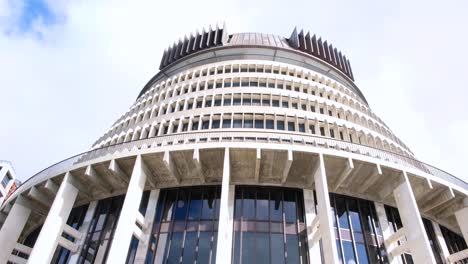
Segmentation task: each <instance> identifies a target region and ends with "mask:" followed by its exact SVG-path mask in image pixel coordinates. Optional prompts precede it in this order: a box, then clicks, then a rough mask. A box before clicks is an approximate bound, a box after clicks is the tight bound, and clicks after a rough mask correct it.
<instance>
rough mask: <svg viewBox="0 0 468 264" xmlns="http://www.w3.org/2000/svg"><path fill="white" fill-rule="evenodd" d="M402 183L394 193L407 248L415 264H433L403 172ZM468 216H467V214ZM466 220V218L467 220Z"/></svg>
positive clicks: (422, 226) (416, 207)
mask: <svg viewBox="0 0 468 264" xmlns="http://www.w3.org/2000/svg"><path fill="white" fill-rule="evenodd" d="M403 177H404V180H403V183H402V184H400V186H398V187H397V188H396V189H395V190H394V191H393V194H394V196H395V201H396V204H397V207H398V212H399V213H400V218H401V222H402V223H403V228H405V230H407V231H406V232H405V235H406V242H405V243H407V247H408V248H409V250H410V252H411V256H412V257H413V260H414V262H415V263H433V264H435V263H436V262H435V259H434V254H433V252H432V249H431V246H430V244H429V239H428V238H427V234H426V229H425V228H424V225H423V222H422V219H421V214H420V213H419V209H418V205H417V204H416V200H415V199H414V194H413V191H412V190H411V185H410V182H409V180H408V176H407V175H406V173H404V172H403ZM467 212H468V211H467ZM467 216H468V214H467ZM467 219H468V218H467Z"/></svg>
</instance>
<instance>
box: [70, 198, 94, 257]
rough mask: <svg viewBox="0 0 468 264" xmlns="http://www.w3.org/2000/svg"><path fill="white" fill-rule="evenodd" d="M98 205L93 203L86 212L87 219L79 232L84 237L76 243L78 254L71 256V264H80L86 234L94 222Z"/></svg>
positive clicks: (85, 218)
mask: <svg viewBox="0 0 468 264" xmlns="http://www.w3.org/2000/svg"><path fill="white" fill-rule="evenodd" d="M97 204H98V202H97V201H94V202H91V203H90V204H89V205H88V210H87V211H86V214H85V217H84V219H83V224H82V225H81V226H80V229H79V230H78V231H80V232H81V233H82V234H84V235H83V237H82V238H81V240H79V241H76V242H77V245H78V252H76V253H72V254H71V256H70V260H69V261H68V263H69V264H75V263H78V259H79V257H80V252H81V248H82V247H83V244H84V242H85V241H86V232H87V231H88V229H89V225H90V224H91V221H92V220H93V216H94V212H95V211H96V206H97Z"/></svg>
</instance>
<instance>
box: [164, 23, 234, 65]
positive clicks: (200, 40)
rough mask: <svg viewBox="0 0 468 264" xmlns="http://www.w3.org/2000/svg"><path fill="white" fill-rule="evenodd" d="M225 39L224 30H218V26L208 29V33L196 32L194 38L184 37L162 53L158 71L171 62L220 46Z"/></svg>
mask: <svg viewBox="0 0 468 264" xmlns="http://www.w3.org/2000/svg"><path fill="white" fill-rule="evenodd" d="M225 38H226V31H225V28H221V29H220V28H218V26H216V29H214V30H212V29H211V27H210V28H209V30H208V31H205V29H203V31H202V32H201V33H199V32H198V31H197V33H196V34H195V36H194V35H193V34H190V37H187V36H185V37H184V40H179V42H178V43H174V44H173V45H172V47H169V48H168V49H167V50H165V51H164V54H163V57H162V59H161V64H160V65H159V69H160V70H161V69H162V68H164V67H166V66H167V65H169V64H171V63H172V62H174V61H176V60H178V59H180V58H183V57H185V56H187V55H189V54H191V53H193V52H196V51H199V50H203V49H207V48H212V47H216V46H221V45H223V41H224V39H225Z"/></svg>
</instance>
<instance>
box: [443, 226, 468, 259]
mask: <svg viewBox="0 0 468 264" xmlns="http://www.w3.org/2000/svg"><path fill="white" fill-rule="evenodd" d="M440 230H441V231H442V235H443V236H444V239H445V243H446V244H447V247H448V250H449V252H450V254H453V253H456V252H458V251H462V250H464V249H466V248H467V246H466V242H465V239H463V237H462V236H460V235H458V234H456V233H454V232H452V231H450V230H449V229H448V228H445V227H443V226H441V227H440ZM456 263H457V264H461V263H468V259H465V260H462V261H457V262H456Z"/></svg>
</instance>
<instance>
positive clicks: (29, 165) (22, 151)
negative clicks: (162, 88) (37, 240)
mask: <svg viewBox="0 0 468 264" xmlns="http://www.w3.org/2000/svg"><path fill="white" fill-rule="evenodd" d="M467 14H468V2H467V1H462V0H460V1H451V0H447V1H443V2H442V1H404V0H402V1H398V0H396V1H372V0H369V1H360V0H355V1H333V0H332V1H313V0H306V1H293V0H289V1H284V0H283V1H274V0H260V1H251V0H250V1H245V0H241V1H219V0H218V1H216V0H198V1H193V0H192V1H182V0H178V1H164V2H162V1H154V0H153V1H145V0H141V1H139V0H135V1H108V0H94V1H80V0H78V1H72V0H70V1H53V0H0V114H1V119H0V159H3V160H10V161H11V162H12V163H13V166H14V167H15V171H16V174H17V176H18V178H19V179H21V180H25V179H27V178H29V177H31V176H32V175H34V174H35V173H36V172H38V171H40V170H42V169H44V168H46V167H48V166H50V165H52V164H54V163H55V162H58V161H60V160H63V159H65V158H67V157H70V156H73V155H75V154H78V153H80V152H84V151H86V150H88V149H89V148H90V147H91V144H92V143H93V142H94V141H95V140H96V139H97V138H99V137H100V136H101V135H102V134H103V133H105V132H106V131H107V129H108V128H109V127H110V126H111V125H112V123H113V122H114V121H115V120H116V119H117V118H118V117H119V116H120V115H121V114H123V113H125V111H126V110H127V109H128V108H129V106H130V105H131V104H132V102H133V101H134V100H135V99H136V96H137V95H138V93H139V91H140V90H141V89H142V87H143V86H144V85H145V84H146V82H147V81H148V80H149V79H150V78H151V77H152V76H153V75H154V74H156V73H157V71H158V67H159V62H160V59H161V55H162V53H163V51H164V49H165V48H167V47H168V46H169V45H170V44H172V43H173V42H174V41H177V40H178V39H179V38H181V37H183V36H184V35H185V34H188V33H190V32H195V31H196V30H197V29H198V30H200V29H202V28H203V27H205V28H206V27H208V26H209V25H216V23H218V24H220V25H222V24H223V22H225V23H226V27H227V30H228V32H230V33H238V32H262V33H272V34H277V35H281V36H285V37H289V35H290V34H291V32H292V30H293V28H294V27H298V28H304V29H306V30H310V31H311V32H313V33H316V34H318V35H320V36H322V37H323V38H324V39H327V40H328V41H329V42H331V43H333V45H334V46H336V47H337V48H338V49H340V50H341V51H342V52H344V54H346V55H347V57H348V58H349V59H350V61H351V65H352V67H353V73H354V76H355V79H356V84H357V85H358V86H359V87H360V89H361V91H362V92H363V93H364V95H365V96H366V98H367V100H368V102H369V104H370V107H371V108H372V109H373V111H374V112H375V113H376V114H377V115H378V116H379V117H381V118H382V119H383V120H384V121H385V123H386V124H387V125H388V126H389V127H390V128H391V129H392V131H393V132H394V133H395V134H396V135H397V136H398V137H399V138H400V139H402V140H403V142H405V143H406V145H408V146H409V147H410V148H411V149H412V151H413V152H414V153H415V155H416V157H417V158H418V159H420V160H422V161H424V162H426V163H429V164H432V165H435V166H436V167H439V168H442V169H444V170H446V171H448V172H450V173H452V174H454V175H456V176H458V177H460V178H462V179H464V180H465V181H468V172H467V171H466V169H465V168H466V167H465V165H466V163H467V162H468V137H467V135H468V104H467V100H468V89H467V82H466V80H465V78H466V76H467V75H468V54H467V52H466V51H465V49H466V47H467V46H468V34H467V29H466V27H467V25H468V15H467Z"/></svg>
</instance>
